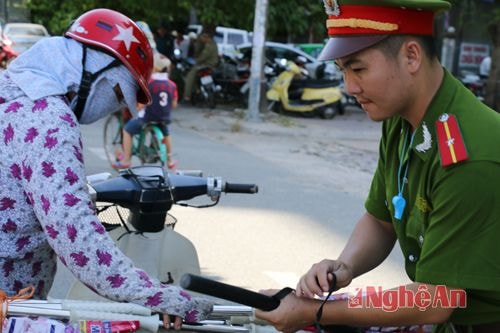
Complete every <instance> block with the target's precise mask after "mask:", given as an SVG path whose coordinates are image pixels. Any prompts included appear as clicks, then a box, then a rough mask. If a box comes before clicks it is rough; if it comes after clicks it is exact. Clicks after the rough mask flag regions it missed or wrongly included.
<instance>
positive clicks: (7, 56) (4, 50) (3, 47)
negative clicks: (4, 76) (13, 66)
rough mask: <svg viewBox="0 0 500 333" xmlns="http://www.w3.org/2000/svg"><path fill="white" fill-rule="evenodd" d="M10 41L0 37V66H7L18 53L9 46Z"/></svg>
mask: <svg viewBox="0 0 500 333" xmlns="http://www.w3.org/2000/svg"><path fill="white" fill-rule="evenodd" d="M11 45H12V41H11V40H9V39H7V38H2V39H1V40H0V67H1V68H7V66H8V65H9V64H10V63H11V62H12V60H14V59H15V58H17V56H18V55H19V54H18V53H17V52H16V51H14V50H13V49H12V47H11Z"/></svg>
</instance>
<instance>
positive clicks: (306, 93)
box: [266, 60, 343, 119]
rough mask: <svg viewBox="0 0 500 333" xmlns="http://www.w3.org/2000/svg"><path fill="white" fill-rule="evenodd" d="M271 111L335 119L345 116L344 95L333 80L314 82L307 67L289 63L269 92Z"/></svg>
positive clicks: (267, 94)
mask: <svg viewBox="0 0 500 333" xmlns="http://www.w3.org/2000/svg"><path fill="white" fill-rule="evenodd" d="M266 96H267V99H268V101H269V102H270V103H269V107H268V108H269V109H270V110H274V111H285V112H289V113H296V114H297V113H298V114H301V115H303V116H316V115H319V116H320V117H322V118H323V119H331V118H333V117H334V116H335V115H336V114H342V113H343V109H342V107H341V103H340V102H341V99H342V92H341V90H340V88H339V87H338V83H337V82H335V81H333V80H312V79H310V77H309V74H308V72H307V70H306V69H305V68H302V67H299V66H298V65H297V64H296V63H295V62H293V61H290V60H289V61H287V62H286V66H285V70H283V71H282V72H281V73H280V74H279V75H278V77H277V78H276V80H274V82H273V83H272V84H271V87H270V88H269V89H268V90H267V93H266Z"/></svg>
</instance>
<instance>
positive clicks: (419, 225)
mask: <svg viewBox="0 0 500 333" xmlns="http://www.w3.org/2000/svg"><path fill="white" fill-rule="evenodd" d="M428 218H429V212H427V211H422V210H421V209H420V208H419V207H418V206H417V205H415V206H414V207H413V208H412V210H411V212H410V215H409V217H408V221H407V223H406V230H405V234H406V237H407V238H409V239H412V240H414V241H415V243H416V244H418V247H419V248H422V245H423V244H424V240H425V230H426V229H427V224H428Z"/></svg>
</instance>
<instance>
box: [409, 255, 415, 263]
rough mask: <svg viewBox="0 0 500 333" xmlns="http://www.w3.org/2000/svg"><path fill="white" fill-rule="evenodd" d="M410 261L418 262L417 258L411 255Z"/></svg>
mask: <svg viewBox="0 0 500 333" xmlns="http://www.w3.org/2000/svg"><path fill="white" fill-rule="evenodd" d="M408 260H410V262H416V261H417V256H414V255H413V254H410V255H409V256H408Z"/></svg>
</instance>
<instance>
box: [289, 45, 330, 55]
mask: <svg viewBox="0 0 500 333" xmlns="http://www.w3.org/2000/svg"><path fill="white" fill-rule="evenodd" d="M324 46H325V44H322V43H302V44H295V47H297V48H298V49H301V50H302V51H304V52H305V53H307V54H309V55H311V56H312V57H314V58H318V56H319V54H320V53H321V51H322V50H323V47H324Z"/></svg>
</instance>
